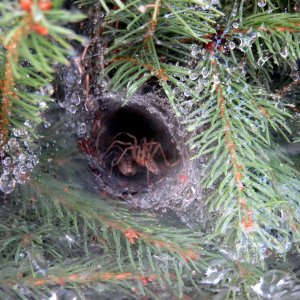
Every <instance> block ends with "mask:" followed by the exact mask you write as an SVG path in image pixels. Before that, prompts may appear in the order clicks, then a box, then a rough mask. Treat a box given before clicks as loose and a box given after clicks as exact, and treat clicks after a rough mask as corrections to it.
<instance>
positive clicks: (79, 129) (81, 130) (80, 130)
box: [78, 123, 86, 135]
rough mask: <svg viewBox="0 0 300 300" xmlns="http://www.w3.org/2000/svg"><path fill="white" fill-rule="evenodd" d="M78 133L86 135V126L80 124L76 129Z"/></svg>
mask: <svg viewBox="0 0 300 300" xmlns="http://www.w3.org/2000/svg"><path fill="white" fill-rule="evenodd" d="M78 133H79V135H82V134H85V133H86V125H85V123H81V124H80V125H79V127H78Z"/></svg>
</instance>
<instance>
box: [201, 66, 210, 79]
mask: <svg viewBox="0 0 300 300" xmlns="http://www.w3.org/2000/svg"><path fill="white" fill-rule="evenodd" d="M201 74H202V76H203V78H206V77H207V76H208V75H209V71H208V70H207V68H206V67H204V68H203V69H202V72H201Z"/></svg>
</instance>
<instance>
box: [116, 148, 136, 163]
mask: <svg viewBox="0 0 300 300" xmlns="http://www.w3.org/2000/svg"><path fill="white" fill-rule="evenodd" d="M137 147H139V146H130V147H127V148H125V149H124V150H123V152H122V153H121V155H120V156H119V158H118V160H117V161H116V162H115V165H117V164H118V163H119V162H120V161H121V159H122V158H123V156H124V155H125V154H126V153H127V151H128V150H133V149H136V148H137Z"/></svg>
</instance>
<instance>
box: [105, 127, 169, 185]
mask: <svg viewBox="0 0 300 300" xmlns="http://www.w3.org/2000/svg"><path fill="white" fill-rule="evenodd" d="M120 135H125V136H127V137H129V138H131V139H132V142H124V141H122V140H119V139H117V137H118V136H120ZM116 150H118V151H119V152H120V154H119V155H117V156H116V155H115V156H116V157H115V158H114V159H113V160H112V162H111V170H112V169H113V168H114V167H115V166H118V169H119V171H120V172H121V173H122V174H123V175H125V176H133V175H135V174H136V173H137V166H141V167H144V168H146V169H147V183H148V184H149V182H150V173H152V174H155V175H160V169H159V167H158V165H157V163H156V161H155V159H154V158H155V155H156V153H157V151H158V150H159V151H160V152H161V154H162V156H163V159H164V162H165V164H166V166H168V167H169V166H170V164H169V162H168V161H167V159H166V156H165V153H164V151H163V148H162V146H161V144H160V143H159V142H155V141H149V142H148V141H147V139H146V138H142V139H141V141H140V143H139V144H138V141H137V138H136V137H135V136H134V135H132V134H130V133H128V132H119V133H118V134H117V135H116V136H114V138H113V141H112V143H111V144H110V146H109V147H108V148H107V150H106V152H105V153H104V155H105V156H110V155H112V154H113V153H115V151H116Z"/></svg>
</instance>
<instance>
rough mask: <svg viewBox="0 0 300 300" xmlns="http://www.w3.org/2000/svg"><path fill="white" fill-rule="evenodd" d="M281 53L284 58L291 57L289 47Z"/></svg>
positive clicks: (285, 47)
mask: <svg viewBox="0 0 300 300" xmlns="http://www.w3.org/2000/svg"><path fill="white" fill-rule="evenodd" d="M279 53H280V55H281V56H282V57H283V58H286V57H287V56H288V55H289V48H288V46H284V47H283V48H282V49H281V51H280V52H279Z"/></svg>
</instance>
